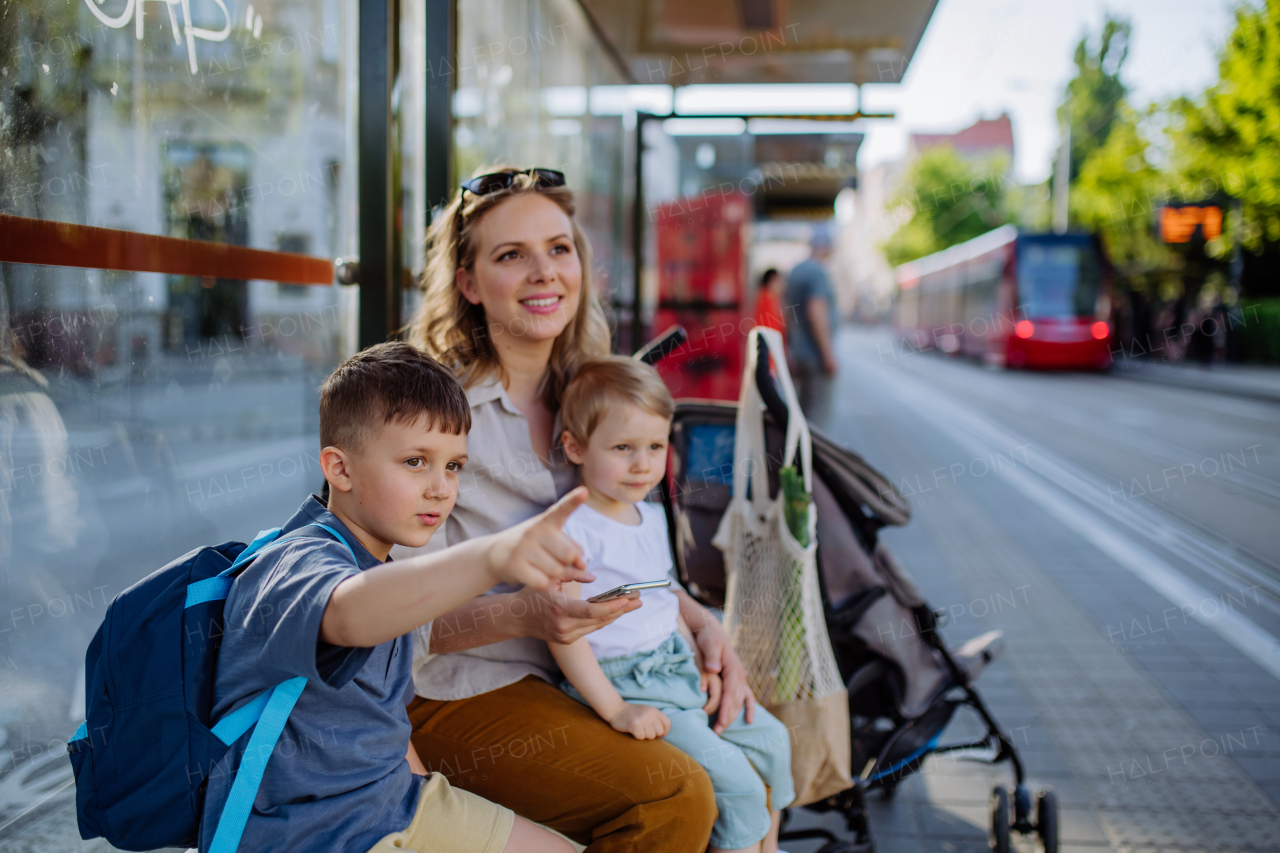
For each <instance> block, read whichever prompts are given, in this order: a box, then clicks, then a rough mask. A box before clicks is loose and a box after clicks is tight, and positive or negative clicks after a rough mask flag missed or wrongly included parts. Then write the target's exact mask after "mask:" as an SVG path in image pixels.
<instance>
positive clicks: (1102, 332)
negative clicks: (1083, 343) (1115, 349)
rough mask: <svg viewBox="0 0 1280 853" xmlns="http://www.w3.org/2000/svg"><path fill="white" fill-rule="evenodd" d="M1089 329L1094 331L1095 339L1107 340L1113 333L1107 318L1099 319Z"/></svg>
mask: <svg viewBox="0 0 1280 853" xmlns="http://www.w3.org/2000/svg"><path fill="white" fill-rule="evenodd" d="M1089 331H1091V332H1092V333H1093V337H1094V339H1095V340H1099V341H1105V340H1106V339H1107V336H1108V335H1110V334H1111V327H1110V326H1109V325H1107V323H1106V321H1105V320H1099V321H1098V322H1096V323H1094V324H1093V325H1092V326H1090V327H1089Z"/></svg>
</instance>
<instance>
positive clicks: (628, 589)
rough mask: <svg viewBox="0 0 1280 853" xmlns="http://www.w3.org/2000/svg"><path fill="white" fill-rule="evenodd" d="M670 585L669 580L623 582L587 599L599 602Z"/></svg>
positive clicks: (594, 602)
mask: <svg viewBox="0 0 1280 853" xmlns="http://www.w3.org/2000/svg"><path fill="white" fill-rule="evenodd" d="M668 586H671V581H669V580H665V581H644V582H643V583H624V584H623V585H622V586H615V587H614V588H613V589H611V590H609V591H608V592H602V593H600V594H599V595H593V596H591V597H590V598H588V599H587V601H590V602H591V603H592V604H599V603H600V602H601V601H612V600H613V599H615V598H621V597H622V596H624V595H629V594H630V593H633V592H639V591H640V590H642V589H662V588H663V587H668Z"/></svg>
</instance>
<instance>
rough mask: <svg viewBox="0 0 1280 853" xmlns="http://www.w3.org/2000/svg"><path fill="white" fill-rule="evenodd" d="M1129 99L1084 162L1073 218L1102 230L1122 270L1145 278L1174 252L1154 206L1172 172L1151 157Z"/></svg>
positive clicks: (1167, 262)
mask: <svg viewBox="0 0 1280 853" xmlns="http://www.w3.org/2000/svg"><path fill="white" fill-rule="evenodd" d="M1138 119H1139V116H1138V115H1137V114H1136V113H1134V111H1133V110H1132V109H1130V108H1129V106H1128V105H1127V104H1123V103H1122V105H1121V109H1120V111H1119V112H1118V113H1117V114H1116V117H1115V118H1114V120H1113V121H1112V125H1111V131H1110V133H1109V134H1108V135H1107V141H1106V142H1105V143H1103V144H1102V145H1101V146H1099V147H1098V148H1095V149H1094V150H1093V151H1092V152H1091V153H1090V154H1089V157H1088V158H1087V159H1086V160H1085V161H1084V163H1083V164H1082V165H1081V167H1080V175H1079V177H1078V178H1077V179H1076V181H1075V183H1074V185H1073V186H1072V187H1071V197H1070V202H1071V218H1072V219H1073V220H1074V221H1075V222H1076V223H1078V224H1079V226H1080V227H1082V228H1083V229H1084V230H1086V231H1091V232H1093V233H1095V234H1098V235H1099V236H1101V238H1102V241H1103V245H1104V246H1105V247H1106V250H1107V256H1108V257H1109V258H1110V259H1111V262H1112V263H1114V264H1115V265H1116V267H1117V268H1118V270H1119V271H1120V273H1121V274H1122V275H1125V276H1126V277H1128V278H1136V279H1138V280H1139V281H1136V282H1134V283H1137V284H1140V283H1141V279H1143V278H1144V277H1146V276H1147V275H1148V274H1150V273H1152V272H1153V271H1158V270H1162V269H1167V268H1168V267H1169V266H1170V265H1171V264H1172V263H1173V258H1172V255H1171V253H1170V250H1169V249H1168V247H1166V246H1165V245H1164V244H1163V243H1161V242H1160V241H1159V240H1158V239H1157V237H1156V234H1155V226H1154V212H1155V208H1158V207H1159V206H1160V204H1161V203H1162V201H1163V200H1164V199H1165V198H1166V196H1167V195H1168V187H1169V181H1168V179H1167V177H1166V176H1165V175H1164V174H1163V173H1162V172H1161V171H1160V170H1159V169H1158V168H1156V166H1154V165H1153V164H1152V162H1151V143H1150V142H1148V141H1147V139H1146V138H1145V137H1144V136H1143V135H1142V132H1141V129H1140V127H1139V121H1138Z"/></svg>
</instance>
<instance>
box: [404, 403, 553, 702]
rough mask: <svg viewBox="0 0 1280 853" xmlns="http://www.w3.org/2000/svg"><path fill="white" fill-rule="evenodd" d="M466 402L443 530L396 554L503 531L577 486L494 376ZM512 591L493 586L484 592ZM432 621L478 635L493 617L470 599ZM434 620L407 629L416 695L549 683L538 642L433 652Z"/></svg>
mask: <svg viewBox="0 0 1280 853" xmlns="http://www.w3.org/2000/svg"><path fill="white" fill-rule="evenodd" d="M467 399H468V401H469V402H470V403H471V432H470V433H469V434H468V436H467V455H468V461H467V465H466V467H465V468H464V469H463V470H462V474H461V476H460V477H459V478H458V502H457V504H456V505H455V506H454V508H453V512H452V513H450V514H449V518H448V520H446V521H445V526H444V529H443V530H441V531H439V532H438V533H436V534H435V536H433V537H432V538H431V542H430V543H429V544H428V545H427V546H426V547H425V548H421V549H417V548H405V547H402V546H396V547H395V548H394V549H393V550H392V552H391V554H392V557H394V558H396V559H403V558H405V557H409V556H413V555H414V554H420V553H431V552H434V551H438V550H440V549H442V548H444V547H446V546H447V545H448V544H449V543H451V542H452V543H458V542H464V541H466V540H468V539H470V538H472V537H474V536H484V535H486V534H489V533H497V532H498V531H500V530H505V529H507V528H508V527H511V526H512V525H514V524H519V523H520V522H522V521H524V520H525V519H528V518H532V517H533V516H535V515H537V514H538V513H540V512H542V511H543V510H545V509H546V508H547V507H549V506H551V504H553V503H555V502H556V500H558V499H559V498H560V497H561V496H562V495H564V494H565V493H567V492H569V491H571V490H572V489H573V488H574V487H575V486H577V485H578V470H577V468H576V467H575V466H574V465H572V464H571V463H570V462H569V461H568V460H567V459H565V458H564V454H563V451H562V450H560V448H559V447H558V444H559V442H558V440H557V442H556V444H557V447H556V450H555V451H554V453H553V458H552V465H551V467H550V468H548V467H547V466H546V465H544V464H543V463H542V460H540V459H539V458H538V454H537V453H536V452H535V451H534V449H533V442H532V440H531V439H530V437H529V421H528V420H527V419H526V418H525V416H524V414H523V413H522V412H521V411H520V410H519V409H517V408H516V407H515V405H514V404H513V403H512V402H511V398H510V397H508V396H507V392H506V389H505V388H503V387H502V383H501V382H500V381H498V379H497V378H493V379H491V380H488V381H485V382H483V383H482V384H480V385H477V386H475V387H473V388H472V389H470V390H469V391H468V392H467ZM559 434H560V419H559V416H557V417H556V422H555V425H554V427H553V430H552V435H554V436H556V437H557V439H558V437H559ZM513 589H515V587H511V586H508V585H500V586H497V587H494V588H493V589H491V590H490V591H489V592H490V593H499V592H510V591H512V590H513ZM516 615H520V614H516ZM436 622H438V623H440V625H439V628H438V631H439V633H440V635H441V636H442V637H447V636H450V635H451V634H453V633H460V634H465V633H467V632H470V631H479V632H481V633H484V632H487V631H492V629H493V614H491V613H490V612H489V610H488V608H486V607H485V606H483V604H481V603H480V602H477V604H476V607H475V608H474V609H473V610H472V611H471V612H470V613H469V614H468V615H466V616H460V617H458V618H457V619H456V620H445V619H437V620H436ZM434 624H435V623H428V624H427V625H424V626H423V627H421V628H419V629H418V630H417V631H415V632H414V644H413V645H414V657H413V684H414V689H415V690H416V692H417V694H418V695H419V696H423V697H425V698H427V699H440V700H451V699H467V698H470V697H472V696H479V695H480V694H481V693H488V692H489V691H490V690H497V689H498V688H499V687H506V686H507V685H508V684H514V683H515V682H517V681H519V680H520V679H522V678H524V677H525V676H527V675H536V676H537V677H539V678H541V679H543V680H544V681H549V682H553V683H554V681H555V680H556V677H555V675H554V673H556V672H557V670H556V665H555V661H554V660H553V659H552V657H551V652H550V651H548V649H547V644H546V643H545V642H543V641H542V640H537V639H533V638H532V637H517V638H515V639H512V640H504V641H502V642H500V643H490V644H488V645H483V646H477V647H476V648H473V649H468V650H467V651H463V652H452V653H449V654H444V655H439V654H432V653H431V652H430V650H429V649H430V642H431V631H432V626H433V625H434Z"/></svg>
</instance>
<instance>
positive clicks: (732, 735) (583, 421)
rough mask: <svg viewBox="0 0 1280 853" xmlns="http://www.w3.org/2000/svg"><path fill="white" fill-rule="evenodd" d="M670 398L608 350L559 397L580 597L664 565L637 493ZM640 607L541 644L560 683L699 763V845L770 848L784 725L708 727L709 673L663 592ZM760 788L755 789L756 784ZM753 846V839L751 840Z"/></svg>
mask: <svg viewBox="0 0 1280 853" xmlns="http://www.w3.org/2000/svg"><path fill="white" fill-rule="evenodd" d="M674 408H675V406H674V404H673V403H672V401H671V395H670V393H669V392H668V391H667V389H666V386H664V385H663V384H662V380H661V379H659V378H658V374H657V373H656V372H654V370H653V368H651V367H647V366H645V365H643V364H641V363H640V362H637V361H635V360H634V359H630V358H623V357H621V356H614V357H611V358H607V359H603V360H600V361H593V362H588V363H587V364H584V365H583V366H582V367H581V368H579V370H578V373H577V374H576V375H575V376H574V377H573V380H572V381H571V382H570V383H569V386H568V388H567V389H566V390H565V393H564V397H563V399H562V401H561V404H560V415H561V418H562V423H563V424H564V427H565V429H564V433H563V435H562V436H561V441H562V442H563V444H564V449H565V453H566V454H567V456H568V457H569V459H570V460H571V461H572V462H573V463H575V464H576V465H578V466H580V469H581V472H582V482H583V485H585V486H586V487H587V500H586V503H585V504H584V505H583V506H581V507H579V508H578V509H577V510H575V511H574V513H573V515H571V516H570V517H569V520H568V521H567V522H565V525H564V532H565V533H567V534H568V535H569V536H570V537H571V538H573V539H574V540H575V541H577V542H578V544H580V545H581V546H582V548H583V551H584V553H585V556H586V564H587V569H588V571H590V572H592V573H593V574H594V575H595V580H594V581H591V582H589V583H585V584H579V583H575V582H570V583H566V584H565V585H564V589H565V592H566V593H567V594H569V595H572V596H574V597H585V598H589V597H591V596H593V595H598V594H600V593H602V592H605V591H606V590H609V589H612V588H614V587H616V586H620V585H622V584H626V583H636V582H642V581H652V580H662V579H665V578H667V577H668V573H669V572H670V569H671V552H670V546H669V545H668V540H667V522H666V516H665V515H664V514H663V512H662V510H661V509H660V508H658V507H655V506H653V505H652V504H649V503H645V500H644V499H645V496H646V495H648V494H649V492H650V491H652V489H653V487H654V486H656V485H657V484H658V483H659V482H660V481H661V480H662V477H663V476H664V474H665V473H666V467H667V435H668V434H669V432H670V430H671V415H672V412H673V410H674ZM644 597H645V605H644V607H642V608H640V610H638V611H636V612H635V613H632V614H629V615H627V616H625V617H623V618H621V619H618V620H617V621H616V622H613V623H612V624H610V625H606V626H605V627H604V628H601V629H600V630H598V631H596V632H594V633H591V634H588V635H587V636H585V637H583V638H582V639H580V640H578V641H576V642H574V643H572V644H569V645H559V644H556V643H552V644H550V646H551V653H552V654H553V655H554V656H555V658H556V662H557V663H558V664H559V665H560V669H561V670H563V672H564V674H565V678H566V679H567V682H566V683H565V684H564V685H563V686H564V689H565V691H566V692H568V693H569V695H571V696H573V697H574V698H575V699H578V700H579V701H581V702H585V703H587V704H588V705H590V706H591V707H592V708H593V709H594V710H595V711H596V713H597V714H599V715H600V716H601V717H602V718H603V719H605V720H606V721H608V722H609V724H610V725H612V726H613V727H614V728H615V729H617V730H618V731H620V732H628V733H630V734H631V735H633V736H634V737H636V738H639V739H640V740H646V739H649V738H659V737H664V738H666V740H667V741H669V742H670V743H672V744H673V745H675V746H677V747H679V748H680V749H682V750H684V751H685V752H686V753H688V754H689V757H690V758H692V759H693V760H695V761H697V762H698V763H699V764H701V765H702V766H703V767H704V768H705V769H706V771H707V775H708V776H710V777H711V784H712V786H713V787H714V788H715V793H716V806H717V807H718V808H719V811H720V815H719V817H718V818H717V820H716V823H715V827H714V828H713V829H712V831H711V850H712V851H723V850H742V851H753V853H754V851H761V850H763V851H765V853H775V851H777V849H778V817H779V811H780V810H781V809H782V808H784V807H785V806H787V805H788V804H790V803H791V801H792V800H793V799H795V790H794V787H793V785H792V782H791V742H790V738H789V732H788V731H787V729H786V727H785V726H784V725H783V724H782V723H780V722H778V720H777V719H775V718H774V717H773V716H771V715H770V714H769V713H768V712H767V711H765V710H764V709H763V708H757V709H756V711H755V717H754V722H750V723H749V722H747V720H746V718H745V714H744V715H740V716H739V717H738V719H737V720H735V721H734V722H733V723H732V724H731V725H730V726H729V727H728V728H726V729H725V730H724V732H723V733H722V734H716V732H715V730H713V729H712V728H711V727H710V725H709V720H708V714H709V713H711V712H713V711H714V710H715V708H716V704H717V702H716V700H715V699H714V698H713V699H711V700H710V701H708V688H711V690H710V693H711V696H712V697H716V696H718V695H719V691H718V690H717V689H716V688H717V687H718V685H716V684H713V683H712V681H713V680H714V679H717V678H718V677H719V676H716V675H712V674H708V673H703V672H700V669H701V667H700V665H699V664H698V663H696V662H695V653H694V652H693V651H692V650H691V649H692V647H693V646H694V643H693V641H692V635H691V634H690V632H689V629H688V626H687V625H685V624H684V620H683V619H681V618H680V615H679V603H678V601H677V598H676V595H675V593H674V592H671V591H670V590H667V589H659V590H654V591H649V592H645V593H644ZM766 785H767V786H768V788H769V791H768V797H766V791H765V787H766ZM762 845H763V846H762Z"/></svg>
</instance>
